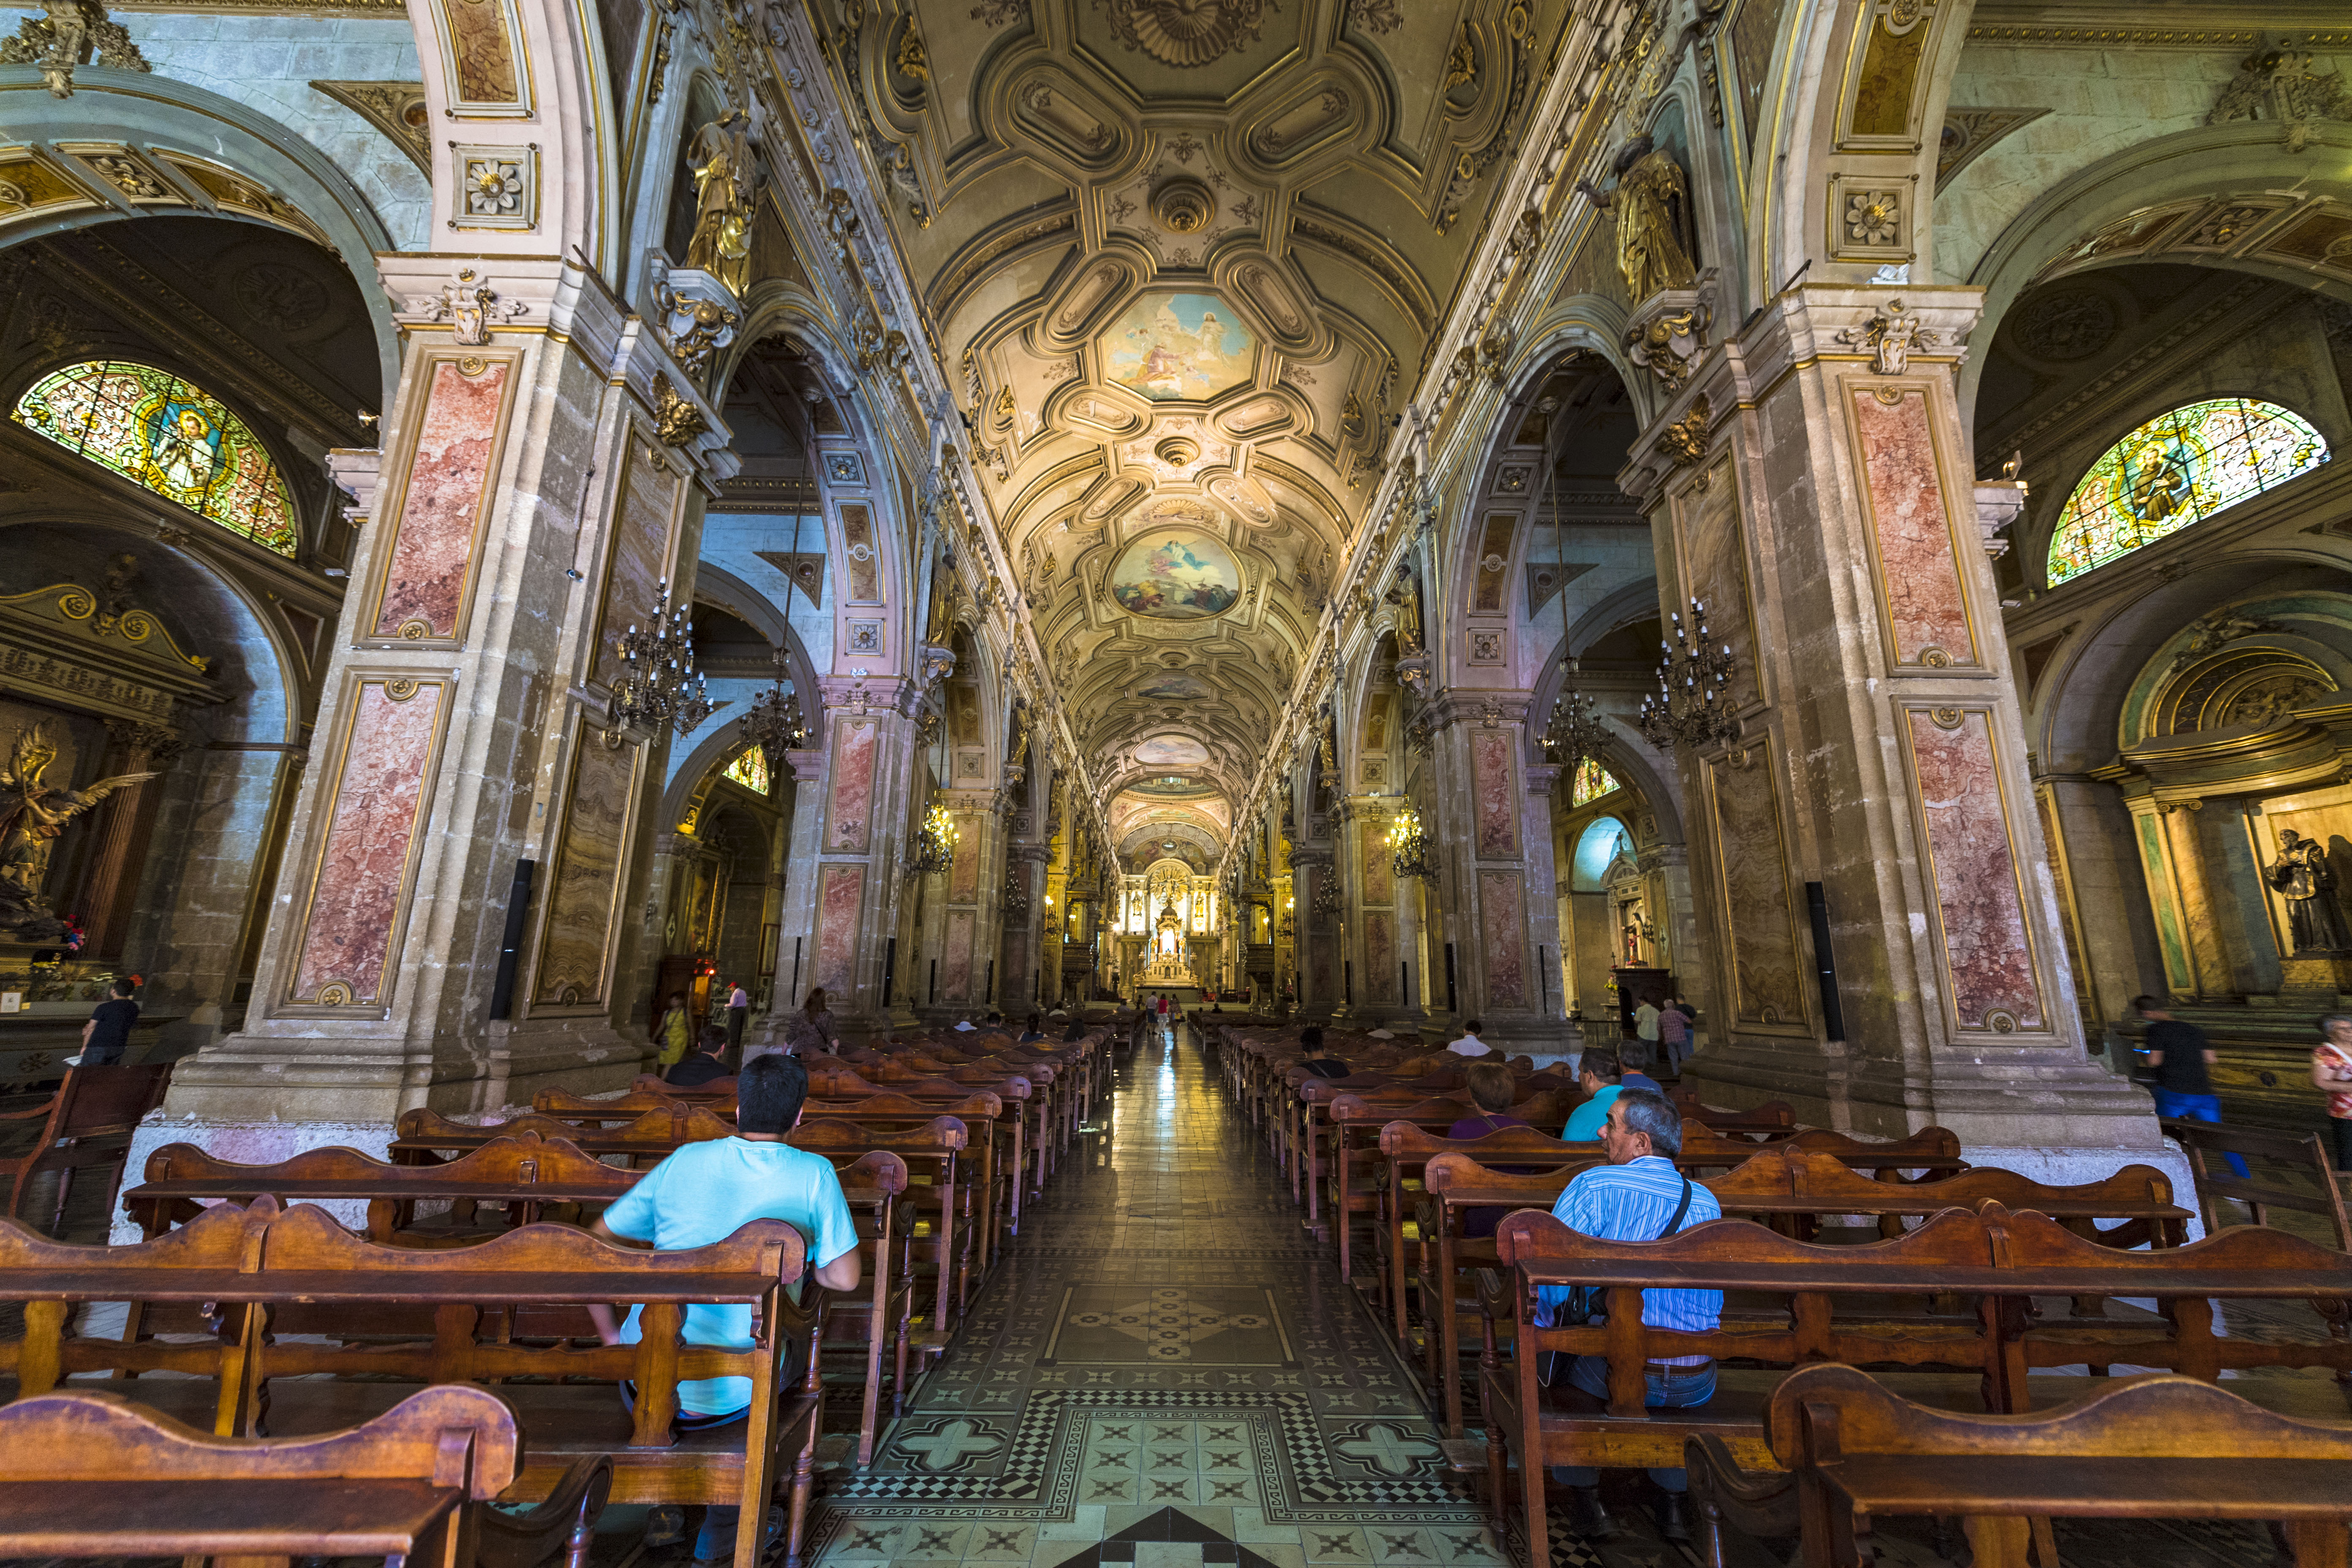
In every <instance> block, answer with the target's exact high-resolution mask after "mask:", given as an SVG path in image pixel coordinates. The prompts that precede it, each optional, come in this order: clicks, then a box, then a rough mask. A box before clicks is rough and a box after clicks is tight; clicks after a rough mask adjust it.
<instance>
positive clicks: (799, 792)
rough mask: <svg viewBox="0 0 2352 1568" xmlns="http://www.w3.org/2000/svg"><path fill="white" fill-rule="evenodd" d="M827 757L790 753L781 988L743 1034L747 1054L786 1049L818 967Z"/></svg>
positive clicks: (779, 930)
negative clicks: (789, 1026)
mask: <svg viewBox="0 0 2352 1568" xmlns="http://www.w3.org/2000/svg"><path fill="white" fill-rule="evenodd" d="M826 761H827V759H826V755H825V753H824V752H785V753H784V763H785V765H786V766H787V767H788V768H790V769H791V776H792V791H793V815H792V824H793V826H792V837H791V840H790V843H789V846H788V847H787V849H786V851H785V860H784V874H783V889H784V890H783V897H782V900H780V903H779V908H778V911H777V914H776V955H775V962H776V984H775V985H774V987H773V988H772V992H771V994H770V996H769V999H768V1010H767V1012H766V1013H764V1014H762V1015H761V1016H759V1017H757V1018H753V1019H752V1020H751V1021H750V1023H748V1024H747V1025H745V1026H744V1029H743V1048H744V1049H745V1050H746V1051H750V1050H751V1048H752V1047H753V1046H755V1045H756V1046H757V1047H759V1048H760V1049H761V1050H769V1049H772V1048H774V1047H779V1046H781V1045H782V1044H783V1031H784V1025H785V1024H786V1023H787V1022H788V1021H789V1019H790V1016H791V1015H793V1014H794V1013H797V1012H799V1011H800V1009H801V1005H802V1004H803V1003H804V1002H806V1001H807V1000H808V990H809V987H810V986H811V985H812V984H814V981H812V980H811V979H810V978H809V976H810V975H811V974H812V973H814V965H815V963H816V953H815V946H816V943H815V942H814V936H815V933H816V890H817V882H818V877H817V875H816V868H817V864H818V861H817V846H818V844H819V843H820V842H821V841H822V840H823V837H824V801H825V790H824V785H825V763H826Z"/></svg>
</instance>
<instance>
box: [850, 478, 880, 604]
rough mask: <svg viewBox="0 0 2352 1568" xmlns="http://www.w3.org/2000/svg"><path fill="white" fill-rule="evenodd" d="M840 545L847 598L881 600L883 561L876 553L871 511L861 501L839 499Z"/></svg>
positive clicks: (869, 601)
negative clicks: (844, 559)
mask: <svg viewBox="0 0 2352 1568" xmlns="http://www.w3.org/2000/svg"><path fill="white" fill-rule="evenodd" d="M841 546H842V552H843V553H844V555H845V558H846V560H847V563H848V567H849V602H850V603H851V604H853V605H878V604H880V603H881V602H882V572H881V565H882V563H881V561H880V559H879V557H878V556H877V554H876V545H875V543H874V514H873V513H872V512H871V511H869V510H866V503H865V502H863V501H844V502H842V503H841Z"/></svg>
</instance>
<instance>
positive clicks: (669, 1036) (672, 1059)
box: [654, 991, 694, 1068]
mask: <svg viewBox="0 0 2352 1568" xmlns="http://www.w3.org/2000/svg"><path fill="white" fill-rule="evenodd" d="M654 1038H655V1039H656V1040H659V1041H660V1042H661V1050H660V1051H659V1053H657V1054H656V1056H655V1058H654V1062H655V1065H656V1066H658V1067H664V1068H673V1067H676V1066H677V1064H678V1063H680V1062H682V1061H684V1060H685V1059H686V1051H687V1047H688V1046H689V1045H690V1044H692V1043H693V1039H694V1034H693V1023H692V1021H691V1020H690V1019H689V1018H688V1015H687V1011H686V993H685V992H683V991H673V992H671V993H670V994H669V1008H668V1010H667V1012H665V1013H663V1014H662V1016H661V1022H660V1023H658V1024H656V1025H655V1026H654Z"/></svg>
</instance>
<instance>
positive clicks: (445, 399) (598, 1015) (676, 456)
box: [172, 255, 733, 1158]
mask: <svg viewBox="0 0 2352 1568" xmlns="http://www.w3.org/2000/svg"><path fill="white" fill-rule="evenodd" d="M381 265H382V268H383V272H384V275H385V279H386V281H387V283H388V285H390V286H391V287H392V289H394V292H395V293H396V294H398V295H400V296H401V297H403V298H404V299H405V300H407V301H408V303H409V309H408V310H406V311H405V312H404V314H403V315H402V318H401V320H402V325H403V330H404V334H405V339H406V348H405V359H404V366H403V374H402V379H401V385H400V390H399V393H398V395H397V397H396V398H395V399H394V404H393V405H392V407H391V408H390V409H389V410H387V413H386V417H385V420H384V447H383V453H384V458H383V465H382V468H383V479H382V484H381V488H380V489H378V491H377V493H376V495H375V498H374V505H373V511H372V515H371V517H370V520H369V521H368V524H367V526H366V529H365V530H364V531H363V533H362V537H361V541H360V544H359V550H358V554H357V558H356V562H355V564H354V567H353V572H352V592H351V593H350V595H348V596H347V598H346V599H345V601H344V607H343V615H342V620H341V626H340V628H339V630H338V634H337V637H336V648H335V653H334V657H333V660H332V663H331V666H330V668H329V670H328V673H327V677H326V681H325V696H324V698H323V700H322V701H321V703H320V713H319V721H318V727H317V731H316V734H315V739H314V741H313V744H312V754H311V764H310V768H309V770H308V773H307V775H306V778H305V780H304V784H303V787H302V791H301V795H300V796H299V800H298V802H297V804H296V806H295V810H294V814H293V818H292V823H291V827H290V830H289V837H288V840H287V850H286V857H285V862H284V865H283V868H282V869H281V871H280V874H279V877H278V887H277V892H276V896H275V900H274V903H273V906H272V909H271V913H270V921H269V925H268V933H267V935H266V937H265V938H264V941H263V944H262V951H261V955H260V960H259V963H258V966H257V975H256V981H255V987H254V993H253V997H252V1002H251V1005H250V1007H249V1008H248V1011H247V1018H246V1024H245V1026H244V1028H243V1029H242V1030H241V1031H240V1032H239V1033H237V1034H236V1035H234V1036H231V1037H226V1038H225V1039H223V1040H221V1041H218V1042H216V1043H215V1044H214V1045H213V1046H210V1047H207V1048H205V1050H204V1051H203V1052H202V1053H201V1054H200V1055H199V1056H197V1057H196V1058H194V1059H193V1060H190V1061H188V1062H185V1063H184V1064H183V1065H182V1066H181V1068H180V1069H179V1071H178V1073H177V1075H176V1076H175V1079H174V1082H173V1099H172V1109H173V1112H174V1113H175V1114H179V1113H189V1114H194V1115H195V1116H197V1117H199V1118H200V1119H214V1118H217V1119H219V1120H220V1121H223V1122H238V1123H252V1122H256V1121H258V1122H260V1123H263V1124H265V1125H269V1126H280V1125H285V1124H292V1123H326V1124H331V1125H332V1126H335V1127H338V1128H344V1129H348V1128H350V1127H352V1126H354V1125H356V1126H359V1127H365V1128H372V1129H380V1130H388V1128H389V1124H390V1123H391V1121H393V1120H394V1118H395V1117H396V1116H397V1115H398V1114H399V1112H400V1111H402V1110H406V1109H409V1108H411V1107H415V1106H424V1105H430V1106H433V1107H435V1108H436V1109H443V1110H487V1109H494V1108H496V1107H499V1106H500V1105H504V1104H509V1103H514V1102H516V1101H518V1100H528V1099H529V1098H530V1094H531V1092H532V1091H533V1089H535V1088H536V1087H537V1086H538V1084H539V1083H541V1082H545V1081H548V1080H549V1079H551V1077H552V1075H555V1074H557V1073H559V1072H561V1073H562V1075H563V1081H564V1082H565V1084H566V1085H567V1086H569V1087H574V1088H587V1087H593V1086H597V1085H599V1084H612V1085H619V1084H621V1083H625V1081H626V1080H627V1079H628V1078H629V1076H630V1075H631V1074H633V1073H634V1072H635V1070H636V1069H637V1067H638V1065H639V1062H640V1059H641V1057H642V1054H643V1051H644V1048H645V1047H644V1045H643V1039H644V1037H643V1032H642V1031H641V1030H635V1031H632V1030H626V1029H625V1028H624V1024H625V1021H626V1018H627V1015H628V1012H629V1010H630V1005H631V1003H632V1001H633V999H632V998H629V997H625V996H623V995H620V994H617V993H618V987H617V986H616V985H615V984H614V976H615V975H616V974H620V973H626V972H627V963H628V960H629V958H630V955H631V952H632V951H633V944H634V943H635V941H636V940H637V937H638V933H639V931H640V923H639V922H638V921H632V920H629V919H627V918H626V915H625V911H626V910H627V908H628V906H629V903H630V900H631V895H632V893H633V892H634V891H635V890H636V889H641V888H642V885H643V882H644V878H645V872H646V865H645V862H646V858H647V856H648V854H649V851H650V826H651V825H650V824H649V823H648V821H647V816H648V814H649V812H650V810H651V806H652V800H653V796H654V795H655V793H656V791H655V785H656V783H657V781H658V779H659V776H660V771H661V770H660V763H661V755H662V752H663V749H664V745H665V742H660V741H655V742H650V743H631V742H628V741H623V740H620V739H619V738H617V737H616V738H615V740H614V742H611V743H608V742H606V740H605V739H604V731H605V728H606V724H605V719H606V714H605V705H606V702H607V700H608V699H609V697H610V694H611V691H612V688H613V684H614V679H615V678H616V670H615V668H614V659H613V655H612V647H611V645H612V641H613V637H614V635H616V634H617V633H618V631H619V630H620V628H621V627H622V626H625V624H627V623H628V622H631V621H637V622H642V621H644V620H646V618H647V617H648V616H650V614H651V612H652V610H653V606H654V596H655V584H656V580H657V579H659V578H662V577H671V578H673V579H674V578H675V577H676V576H677V563H679V562H680V561H681V560H686V561H691V559H692V557H693V551H694V544H695V539H694V534H695V530H696V528H697V526H698V520H699V516H700V498H699V495H698V486H700V485H702V484H703V483H705V482H707V481H709V480H712V479H716V478H723V477H724V471H726V470H728V469H730V468H731V465H732V461H733V459H732V458H731V457H730V455H729V454H727V453H726V452H725V450H724V447H725V444H726V439H727V437H726V433H725V430H724V427H723V426H720V425H719V421H718V416H717V413H716V411H715V410H714V409H712V408H710V407H709V405H707V404H706V403H703V402H702V401H700V397H699V394H698V391H697V390H696V388H695V387H694V386H693V384H691V382H690V380H688V378H685V377H683V376H682V374H680V372H679V370H678V367H677V365H676V364H675V363H673V362H672V361H670V360H669V359H668V357H667V355H666V354H665V353H663V351H662V350H661V349H660V348H659V347H658V346H657V345H656V344H655V343H654V342H653V341H652V339H651V338H649V337H647V336H646V335H644V334H643V333H642V332H641V331H640V328H639V325H638V323H637V322H635V321H634V320H631V319H629V318H627V317H625V315H624V314H623V313H622V311H621V310H620V308H619V307H618V305H617V304H616V303H615V302H614V300H612V299H611V298H610V297H609V296H608V295H606V294H604V292H603V291H602V290H601V289H597V288H596V287H595V286H594V285H593V282H592V281H591V280H590V279H588V278H587V277H586V276H585V275H584V274H583V273H582V272H580V271H579V270H578V269H576V268H572V267H571V266H569V265H568V264H565V263H562V262H559V261H556V260H553V259H551V258H515V259H512V260H499V261H497V262H495V263H481V262H477V261H474V260H470V259H466V258H449V257H433V256H421V255H420V256H411V255H401V256H396V257H395V256H386V257H383V258H381ZM643 739H644V738H643V737H638V738H637V740H639V741H643ZM521 862H529V863H530V865H531V866H532V867H533V868H535V878H534V885H533V888H532V890H531V894H530V905H529V907H528V910H527V916H528V918H527V920H526V921H525V922H524V936H523V939H522V942H521V944H520V949H519V951H518V952H516V953H515V954H514V955H513V958H512V961H511V967H510V968H502V965H501V963H500V952H501V948H502V947H503V946H504V945H505V944H504V938H505V934H506V931H507V917H508V908H509V902H510V899H509V889H510V888H512V887H513V886H514V883H515V875H516V868H517V866H518V864H519V863H521ZM502 976H503V977H504V978H503V979H502ZM509 981H510V984H508V982H509ZM494 998H495V999H497V1000H494ZM500 1000H502V1002H503V1005H498V1001H500ZM493 1014H496V1015H497V1016H493ZM289 1137H290V1138H291V1141H292V1142H297V1143H299V1142H301V1141H302V1138H303V1135H300V1134H293V1135H289ZM248 1146H249V1148H250V1149H251V1151H252V1152H253V1153H254V1157H257V1158H258V1157H261V1154H262V1153H264V1152H267V1151H268V1148H269V1146H270V1142H269V1140H268V1138H262V1139H260V1140H259V1141H258V1142H252V1143H250V1144H249V1145H248Z"/></svg>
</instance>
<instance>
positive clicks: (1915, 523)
mask: <svg viewBox="0 0 2352 1568" xmlns="http://www.w3.org/2000/svg"><path fill="white" fill-rule="evenodd" d="M1853 419H1854V428H1855V430H1856V431H1857V432H1858V433H1859V435H1860V437H1861V447H1862V450H1861V456H1862V468H1863V475H1864V483H1865V484H1866V485H1867V487H1868V489H1869V491H1870V513H1871V521H1872V522H1873V523H1874V526H1875V527H1876V529H1877V531H1878V574H1879V584H1880V591H1881V592H1882V593H1883V594H1884V595H1885V602H1886V624H1887V630H1888V632H1889V635H1890V636H1891V637H1893V638H1894V643H1895V663H1897V664H1934V663H1937V662H1938V660H1937V658H1932V657H1931V655H1935V654H1939V655H1941V657H1942V658H1943V659H1946V660H1948V661H1950V662H1951V663H1953V664H1974V663H1976V662H1977V655H1976V642H1975V639H1974V638H1973V637H1970V636H1969V605H1968V600H1967V598H1966V597H1965V596H1964V595H1962V593H1961V591H1960V573H1959V566H1958V561H1957V559H1956V557H1955V556H1954V554H1953V551H1952V525H1951V519H1950V518H1949V517H1948V515H1947V514H1946V511H1945V508H1944V487H1943V482H1942V479H1940V477H1939V476H1938V475H1937V469H1936V438H1935V434H1934V432H1933V430H1932V429H1930V427H1929V426H1928V412H1927V394H1926V393H1925V392H1921V391H1917V390H1916V389H1915V390H1911V391H1906V392H1904V393H1902V394H1901V395H1899V396H1898V397H1897V398H1896V400H1895V402H1894V403H1892V404H1888V403H1882V402H1881V401H1879V397H1878V394H1877V392H1876V391H1875V390H1873V389H1857V390H1856V391H1855V392H1854V394H1853Z"/></svg>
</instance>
